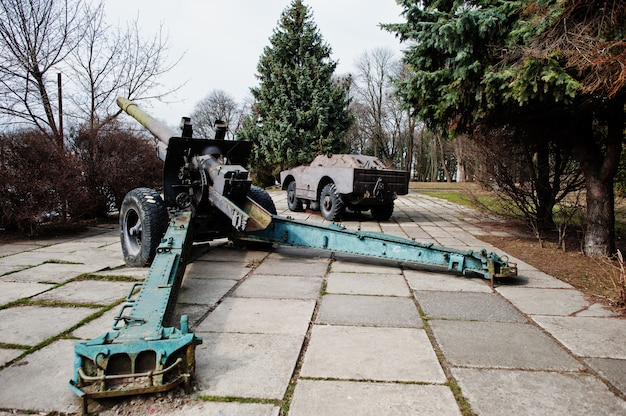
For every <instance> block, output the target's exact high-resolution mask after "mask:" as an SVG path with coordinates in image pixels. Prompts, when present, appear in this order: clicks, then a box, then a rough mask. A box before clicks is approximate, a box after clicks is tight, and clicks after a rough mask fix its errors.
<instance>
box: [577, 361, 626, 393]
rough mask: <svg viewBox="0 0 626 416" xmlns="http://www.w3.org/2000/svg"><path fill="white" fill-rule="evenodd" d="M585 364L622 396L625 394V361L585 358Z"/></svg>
mask: <svg viewBox="0 0 626 416" xmlns="http://www.w3.org/2000/svg"><path fill="white" fill-rule="evenodd" d="M585 362H586V363H587V364H588V365H589V367H591V368H593V369H594V370H596V371H597V372H598V373H600V375H601V376H602V377H604V378H605V379H607V380H608V381H609V382H610V383H611V384H612V385H613V386H614V387H615V388H617V389H618V390H619V391H621V392H622V394H626V360H616V359H614V358H587V359H586V360H585Z"/></svg>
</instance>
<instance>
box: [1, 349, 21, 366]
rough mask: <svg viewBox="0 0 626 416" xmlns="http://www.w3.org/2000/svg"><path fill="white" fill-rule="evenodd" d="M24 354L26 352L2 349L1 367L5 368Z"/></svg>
mask: <svg viewBox="0 0 626 416" xmlns="http://www.w3.org/2000/svg"><path fill="white" fill-rule="evenodd" d="M23 352H24V350H12V349H6V348H0V366H3V365H5V364H6V363H8V362H9V361H11V360H14V359H15V358H17V357H19V356H20V355H21V354H22V353H23Z"/></svg>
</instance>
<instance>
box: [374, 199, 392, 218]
mask: <svg viewBox="0 0 626 416" xmlns="http://www.w3.org/2000/svg"><path fill="white" fill-rule="evenodd" d="M371 210H372V217H374V219H375V220H377V221H387V220H388V219H389V218H390V217H391V214H393V202H392V203H391V204H387V205H375V206H373V207H372V208H371Z"/></svg>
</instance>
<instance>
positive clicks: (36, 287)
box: [0, 280, 54, 305]
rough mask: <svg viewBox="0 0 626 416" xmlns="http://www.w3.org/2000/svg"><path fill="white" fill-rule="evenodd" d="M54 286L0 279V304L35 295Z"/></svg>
mask: <svg viewBox="0 0 626 416" xmlns="http://www.w3.org/2000/svg"><path fill="white" fill-rule="evenodd" d="M53 286H54V285H51V284H42V283H19V282H5V281H2V280H0V305H4V304H6V303H9V302H13V301H15V300H18V299H22V298H29V297H31V296H35V295H36V294H38V293H41V292H45V291H46V290H48V289H50V288H51V287H53Z"/></svg>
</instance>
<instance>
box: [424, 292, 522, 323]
mask: <svg viewBox="0 0 626 416" xmlns="http://www.w3.org/2000/svg"><path fill="white" fill-rule="evenodd" d="M414 294H415V298H416V299H417V301H418V302H419V305H420V307H421V308H422V310H423V311H424V313H425V314H426V315H427V316H428V317H429V318H441V319H463V320H467V321H475V320H476V321H498V322H527V319H526V318H525V317H524V316H523V315H521V314H520V313H519V312H518V311H517V310H515V308H514V307H513V306H511V304H510V303H508V302H507V301H506V300H504V299H502V298H501V297H500V296H498V295H497V294H495V293H475V292H462V293H461V292H436V291H416V292H414Z"/></svg>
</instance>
